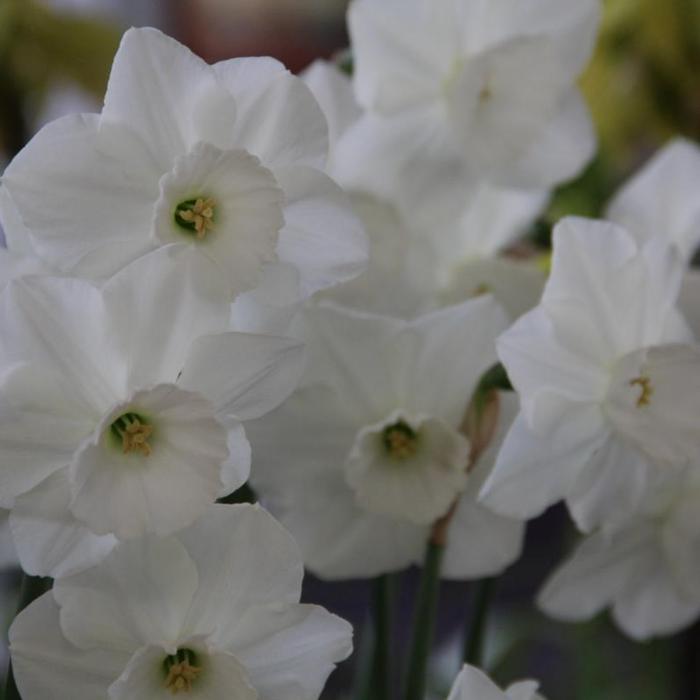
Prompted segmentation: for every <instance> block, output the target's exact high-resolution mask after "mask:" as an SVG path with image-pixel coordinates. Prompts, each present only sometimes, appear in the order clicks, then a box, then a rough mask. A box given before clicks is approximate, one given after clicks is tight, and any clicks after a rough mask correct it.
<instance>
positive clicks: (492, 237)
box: [443, 184, 548, 266]
mask: <svg viewBox="0 0 700 700" xmlns="http://www.w3.org/2000/svg"><path fill="white" fill-rule="evenodd" d="M547 200H548V194H547V193H546V192H545V191H539V190H518V189H503V188H499V187H494V186H492V185H487V184H482V185H481V186H480V187H478V188H477V189H476V191H475V192H474V195H473V197H472V198H470V200H469V202H468V203H467V204H466V205H465V207H464V210H463V212H462V214H461V216H460V218H459V221H458V222H457V231H456V233H452V234H451V235H448V236H443V237H444V238H445V239H446V240H449V241H450V243H451V245H450V246H449V247H450V248H453V249H452V250H449V251H448V250H445V252H444V254H445V256H448V255H449V254H450V253H451V254H452V260H451V266H454V254H455V252H457V253H458V254H459V255H462V256H464V257H465V258H471V257H483V258H486V257H493V256H494V255H495V254H496V253H498V252H499V251H501V250H503V249H504V248H506V247H507V246H508V245H510V244H511V243H513V242H514V241H515V240H516V239H517V238H519V237H520V236H522V235H523V234H524V233H525V232H526V230H527V228H528V227H529V226H530V225H531V224H532V222H533V221H534V220H535V218H537V216H538V215H539V214H540V213H541V211H542V210H543V208H544V207H545V206H546V203H547ZM450 224H451V225H452V226H454V221H450V220H449V219H448V223H447V226H449V225H450ZM454 247H456V248H457V251H455V250H454Z"/></svg>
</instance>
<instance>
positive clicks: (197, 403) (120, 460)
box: [71, 384, 229, 539]
mask: <svg viewBox="0 0 700 700" xmlns="http://www.w3.org/2000/svg"><path fill="white" fill-rule="evenodd" d="M130 413H135V414H136V415H137V416H139V417H141V418H142V419H143V420H142V422H145V424H146V425H150V426H151V427H152V428H153V435H152V437H150V438H149V439H148V442H149V444H150V445H151V446H152V451H151V453H150V454H143V453H142V452H141V451H139V450H132V451H127V452H125V451H124V449H123V443H122V440H121V439H119V437H118V436H117V435H115V434H114V432H113V430H112V427H111V426H112V424H113V422H114V421H116V420H117V419H118V418H120V417H121V416H123V415H125V414H127V415H128V414H130ZM149 421H150V422H149ZM228 456H229V455H228V445H227V435H226V429H225V428H224V426H223V425H222V424H221V423H220V422H219V421H218V420H217V419H216V417H215V414H214V407H213V406H212V405H211V404H210V403H209V402H208V401H206V400H204V399H203V398H202V397H201V396H199V395H198V394H193V393H191V392H185V391H182V390H181V389H178V388H177V387H175V386H173V385H168V384H161V385H158V386H157V387H155V389H152V390H150V391H143V392H137V393H136V394H134V396H133V397H131V400H130V401H129V402H127V403H124V404H122V405H120V406H118V407H116V408H115V409H114V410H112V411H111V412H110V413H109V414H107V416H106V417H105V418H104V420H103V421H102V423H101V424H100V426H99V427H98V428H97V430H96V431H95V433H94V434H93V436H92V437H91V438H90V439H89V440H86V441H85V443H84V444H83V446H82V447H81V449H80V451H79V452H78V453H77V454H76V457H75V461H74V462H73V464H72V465H71V484H72V491H73V500H72V503H71V510H72V511H73V513H74V514H75V516H76V517H77V518H78V519H79V520H82V521H83V522H85V523H86V524H87V525H88V526H89V527H90V529H91V530H92V531H93V532H95V533H97V534H102V535H104V534H107V533H113V534H115V535H116V536H117V537H118V538H119V539H128V538H132V537H139V536H142V535H143V534H145V533H147V532H153V533H156V534H159V535H165V534H169V533H171V532H174V531H175V530H178V529H180V528H182V527H186V526H187V525H189V524H190V523H191V522H192V521H193V520H194V519H195V518H197V517H198V516H199V515H200V514H201V513H202V512H203V511H204V510H205V509H206V508H207V506H208V505H209V504H210V503H213V502H214V500H215V499H216V498H217V497H218V495H219V494H220V493H221V491H222V489H223V483H222V481H221V470H222V465H223V464H224V463H225V462H226V460H227V458H228Z"/></svg>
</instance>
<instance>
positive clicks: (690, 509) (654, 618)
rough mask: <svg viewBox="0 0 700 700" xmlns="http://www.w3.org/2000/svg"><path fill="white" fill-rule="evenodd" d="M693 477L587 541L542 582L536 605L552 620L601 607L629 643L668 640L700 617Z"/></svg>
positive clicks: (699, 529) (699, 491) (698, 523)
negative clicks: (616, 526)
mask: <svg viewBox="0 0 700 700" xmlns="http://www.w3.org/2000/svg"><path fill="white" fill-rule="evenodd" d="M699 475H700V472H699V471H698V469H697V467H694V468H693V469H692V470H690V471H689V472H688V473H687V474H685V475H684V476H683V477H682V478H680V479H675V480H671V481H670V483H669V484H666V485H664V487H663V488H661V489H658V490H657V491H656V492H655V493H654V494H652V496H651V497H650V498H649V502H648V503H647V504H645V508H644V510H643V512H641V513H640V514H639V515H638V516H637V517H636V518H634V519H633V520H631V521H630V522H629V523H628V525H627V526H626V527H625V528H623V529H622V530H620V531H618V532H615V533H612V534H610V533H604V532H597V533H595V534H593V535H589V536H588V537H586V538H585V539H584V540H583V541H582V542H581V543H580V544H579V545H578V546H577V547H576V549H575V551H574V552H573V554H572V555H571V556H570V557H569V558H568V560H567V561H565V562H564V563H563V564H562V565H561V566H560V567H559V568H558V569H557V570H556V571H555V572H554V573H553V574H552V576H551V577H550V578H549V580H548V581H547V582H546V583H545V585H544V587H543V588H542V590H541V591H540V593H539V596H538V604H539V606H540V608H541V609H542V610H544V611H545V612H546V613H547V614H549V615H551V616H552V617H555V618H557V619H559V620H564V621H569V622H577V621H582V620H588V619H590V618H592V617H593V616H594V615H596V614H598V613H599V612H601V611H602V610H604V609H605V608H607V607H610V608H611V609H612V615H613V618H614V620H615V622H616V623H617V625H618V626H619V627H620V628H621V629H622V630H623V631H624V632H625V634H627V635H629V636H630V637H632V638H633V639H638V640H642V639H649V638H650V637H654V636H660V635H668V634H674V633H676V632H678V631H680V630H681V629H683V628H684V627H686V626H688V625H689V624H691V623H692V621H693V620H695V619H696V618H697V617H698V616H700V594H699V593H698V589H697V581H698V575H699V574H700V555H699V552H700V549H698V544H699V543H700V517H699V516H698V514H699V513H700V479H699Z"/></svg>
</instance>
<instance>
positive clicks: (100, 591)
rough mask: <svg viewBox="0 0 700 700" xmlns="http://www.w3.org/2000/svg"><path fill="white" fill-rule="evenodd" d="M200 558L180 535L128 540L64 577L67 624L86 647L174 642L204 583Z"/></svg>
mask: <svg viewBox="0 0 700 700" xmlns="http://www.w3.org/2000/svg"><path fill="white" fill-rule="evenodd" d="M198 581H199V579H198V576H197V569H196V567H195V564H194V563H193V562H192V559H191V558H190V556H189V555H188V553H187V551H186V550H185V548H184V547H183V546H182V545H181V544H180V543H179V542H178V541H177V540H176V539H174V538H172V537H169V538H160V539H156V538H154V537H142V538H140V539H137V540H134V541H133V542H123V543H121V544H120V545H119V546H117V548H116V549H115V550H114V551H113V552H112V553H111V554H110V555H109V556H108V557H107V558H106V559H105V560H104V561H102V562H101V563H100V564H98V565H97V566H94V567H92V568H91V569H88V570H86V571H83V572H81V573H79V574H75V575H74V576H69V577H67V578H62V579H58V580H57V581H56V583H55V584H54V589H53V590H54V596H55V598H56V600H57V601H58V604H59V605H60V607H61V629H62V630H63V633H64V634H65V635H66V637H67V638H68V639H69V640H70V641H71V642H73V644H75V645H76V646H78V647H80V648H82V649H94V648H104V649H114V650H118V651H124V652H133V651H135V650H136V649H137V648H138V647H140V646H142V645H143V644H162V645H164V646H165V647H171V646H172V645H173V644H174V643H176V642H177V640H178V639H179V638H180V636H181V632H182V628H183V622H184V619H185V615H186V614H187V609H188V608H189V606H190V602H191V600H192V597H193V595H194V594H195V591H196V590H197V586H198Z"/></svg>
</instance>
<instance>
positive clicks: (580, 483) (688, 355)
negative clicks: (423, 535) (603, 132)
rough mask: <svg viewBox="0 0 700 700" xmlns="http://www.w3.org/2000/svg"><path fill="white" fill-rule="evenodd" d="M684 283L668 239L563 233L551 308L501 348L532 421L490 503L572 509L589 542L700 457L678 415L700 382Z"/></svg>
mask: <svg viewBox="0 0 700 700" xmlns="http://www.w3.org/2000/svg"><path fill="white" fill-rule="evenodd" d="M682 272H683V265H682V263H681V262H680V261H679V259H678V257H677V256H676V255H675V253H674V251H673V250H672V249H671V248H670V247H669V246H668V245H667V244H666V243H665V242H663V241H660V240H658V239H654V240H651V241H649V242H648V243H646V244H643V245H641V244H638V243H637V242H636V241H635V240H634V239H633V238H632V237H631V236H630V235H629V234H628V233H627V232H626V231H625V230H624V229H621V228H619V227H617V226H615V225H613V224H608V223H604V222H595V221H587V220H584V219H575V218H570V219H565V220H564V221H563V222H561V223H560V224H559V225H558V226H557V227H556V229H555V232H554V257H553V264H552V274H551V276H550V278H549V281H548V283H547V286H546V288H545V291H544V295H543V297H542V302H541V304H540V305H539V306H538V307H537V308H536V309H534V310H533V311H531V312H529V313H528V314H526V315H525V316H523V317H522V318H521V319H520V320H519V321H518V322H516V323H515V325H514V326H513V327H512V328H510V329H509V330H508V331H507V332H506V333H505V334H504V335H503V336H502V337H501V338H500V339H499V341H498V354H499V357H500V358H501V361H502V362H503V364H504V365H505V367H506V369H507V371H508V374H509V376H510V378H511V380H512V382H513V385H514V386H515V388H516V390H517V391H518V394H519V395H520V400H521V412H520V415H519V416H518V418H517V419H516V420H515V423H514V424H513V427H512V428H511V430H510V433H509V435H508V437H507V439H506V441H505V443H504V445H503V449H502V451H501V453H500V455H499V459H498V462H497V464H496V468H495V470H494V472H493V473H492V475H491V477H490V478H489V481H488V482H487V484H486V486H485V489H484V492H483V498H484V500H485V502H486V503H488V504H489V505H491V506H492V507H493V508H494V509H495V510H497V511H498V512H500V513H503V514H508V515H511V516H514V517H531V516H533V515H536V514H537V513H539V512H541V511H542V510H543V509H544V508H546V507H547V506H548V505H549V504H552V503H554V502H555V501H557V500H559V499H561V498H566V499H567V501H568V503H569V506H570V508H571V509H572V513H573V515H574V517H575V518H576V520H577V522H578V524H579V526H581V527H582V528H583V529H586V530H588V529H591V528H593V527H595V526H596V525H598V524H600V523H601V522H603V521H608V522H612V521H616V522H621V521H623V520H624V519H625V518H626V517H628V516H629V515H630V513H631V512H632V511H634V509H635V508H636V507H637V505H638V504H639V503H640V502H641V499H642V498H643V497H644V495H645V493H646V491H647V490H648V489H649V488H650V487H651V484H652V483H653V480H654V479H656V478H658V477H659V476H660V474H661V473H662V471H663V468H664V467H663V466H662V467H660V468H659V467H657V466H655V464H654V463H659V464H661V465H667V464H673V463H679V464H682V463H688V461H689V460H690V459H692V458H693V456H694V454H697V452H696V450H697V447H698V446H697V444H696V443H697V431H691V434H689V433H688V422H689V418H690V416H687V417H684V416H683V415H682V413H683V410H682V409H680V410H679V408H677V407H674V401H677V400H679V399H680V400H681V402H682V400H683V391H682V390H681V391H680V393H679V389H681V387H682V384H683V381H684V378H685V381H690V382H691V383H692V384H693V386H694V385H695V380H693V379H692V376H693V375H692V372H697V369H695V364H696V359H694V358H695V357H696V353H695V351H694V350H693V348H691V347H690V346H682V345H681V346H674V345H672V344H674V343H683V342H686V341H688V340H689V339H690V337H691V336H690V331H689V329H688V328H687V326H686V324H685V323H684V322H683V320H682V318H681V317H680V315H679V314H678V313H677V311H676V310H675V303H676V299H677V296H678V290H679V287H680V281H681V277H682ZM666 344H671V345H670V346H669V347H655V346H662V345H666ZM685 395H686V396H690V395H692V392H690V394H688V393H687V392H686V394H685ZM690 400H691V403H692V401H693V400H694V399H692V398H691V399H690ZM686 403H687V402H686ZM686 403H681V404H680V405H681V406H685V405H686Z"/></svg>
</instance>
